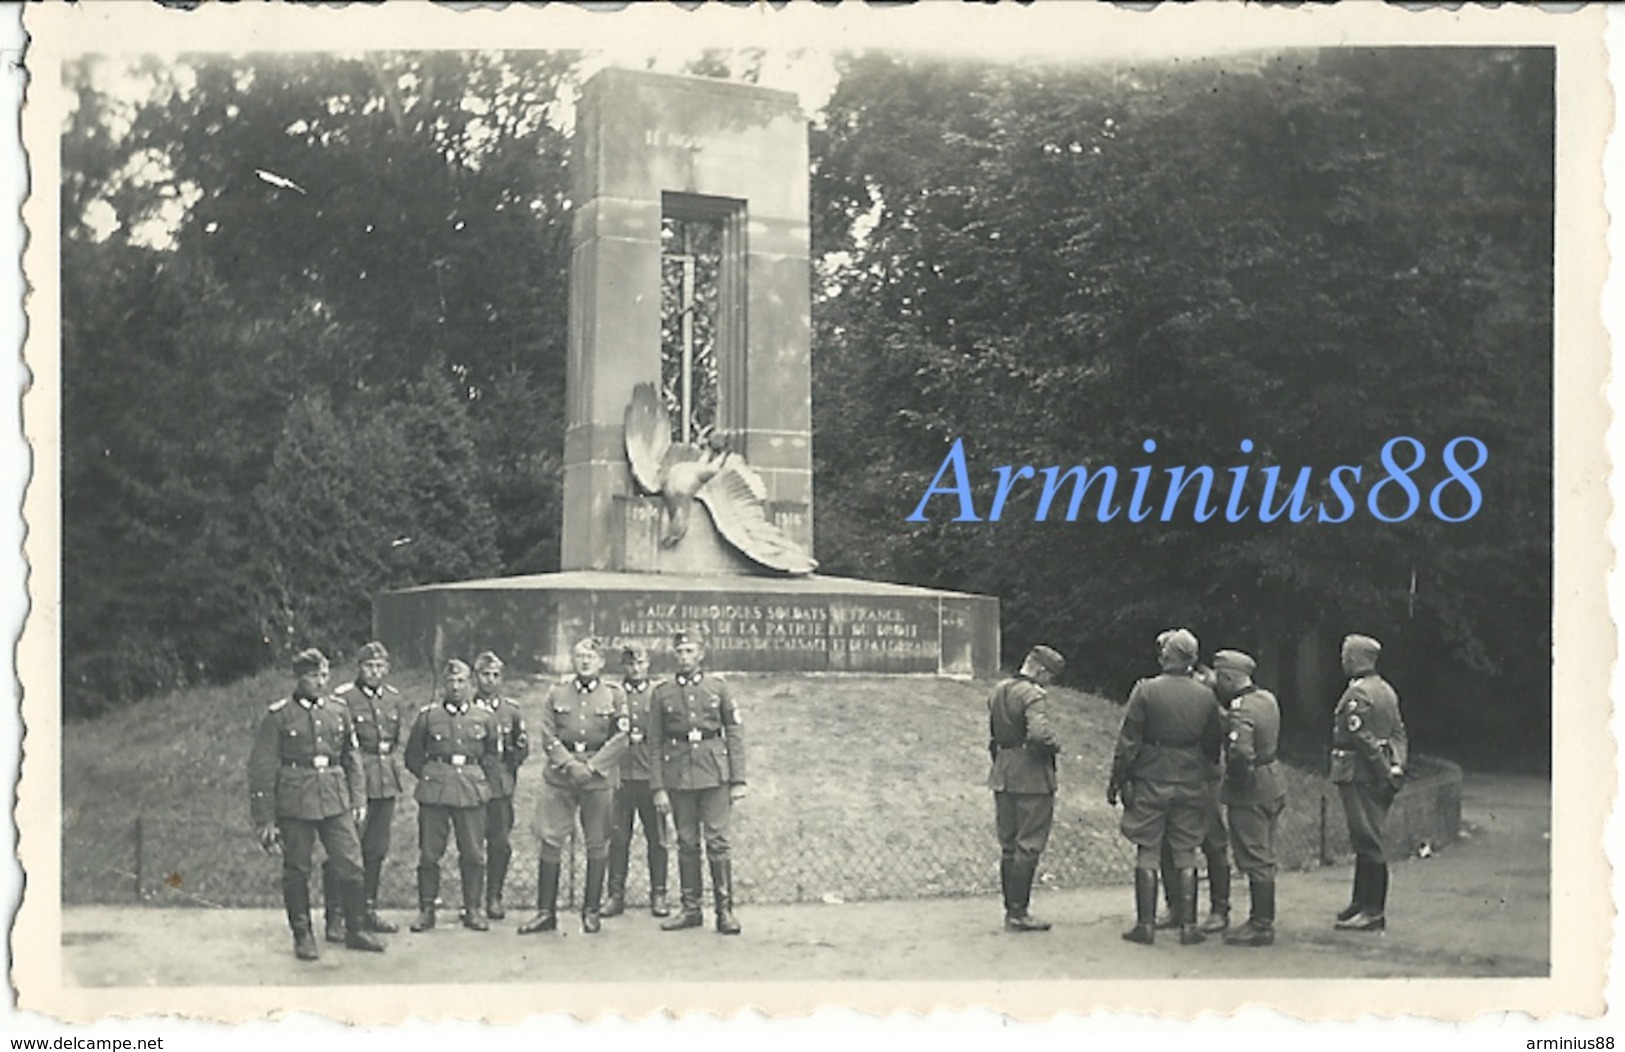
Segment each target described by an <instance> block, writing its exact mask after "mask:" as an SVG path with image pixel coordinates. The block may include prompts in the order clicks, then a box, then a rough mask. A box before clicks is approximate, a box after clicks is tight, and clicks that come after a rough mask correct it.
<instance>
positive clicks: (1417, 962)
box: [63, 775, 1551, 987]
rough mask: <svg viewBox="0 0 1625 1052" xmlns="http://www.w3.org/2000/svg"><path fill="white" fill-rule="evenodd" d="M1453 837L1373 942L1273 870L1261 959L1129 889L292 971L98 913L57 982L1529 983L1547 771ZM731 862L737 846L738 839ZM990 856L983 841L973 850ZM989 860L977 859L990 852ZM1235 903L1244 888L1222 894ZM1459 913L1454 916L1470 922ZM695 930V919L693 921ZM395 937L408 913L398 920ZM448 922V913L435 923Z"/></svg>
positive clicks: (281, 955) (234, 926)
mask: <svg viewBox="0 0 1625 1052" xmlns="http://www.w3.org/2000/svg"><path fill="white" fill-rule="evenodd" d="M1462 814H1463V819H1464V822H1465V823H1466V825H1467V827H1468V829H1469V831H1470V835H1469V836H1468V837H1467V838H1466V839H1464V840H1462V841H1461V842H1459V843H1457V844H1453V845H1450V846H1449V847H1448V848H1447V849H1445V850H1443V851H1440V852H1439V853H1437V854H1435V855H1434V856H1433V857H1432V858H1428V859H1412V860H1410V861H1408V862H1403V863H1400V864H1398V865H1397V866H1395V867H1394V872H1393V878H1392V890H1391V892H1390V899H1389V910H1388V912H1389V917H1390V924H1391V925H1392V927H1391V929H1390V930H1389V931H1388V932H1387V933H1386V934H1385V935H1367V934H1356V933H1345V932H1338V931H1334V930H1333V929H1332V926H1331V917H1332V914H1333V913H1335V912H1336V911H1337V910H1338V909H1339V908H1341V907H1342V905H1343V904H1344V903H1345V902H1346V901H1347V899H1348V882H1349V876H1350V870H1349V868H1348V867H1343V866H1338V867H1332V868H1329V869H1324V870H1318V871H1314V872H1309V873H1292V874H1285V875H1283V877H1282V879H1281V882H1280V892H1279V897H1280V913H1281V915H1280V918H1279V921H1278V928H1279V937H1278V941H1277V942H1276V945H1275V946H1274V947H1272V948H1269V949H1258V950H1253V949H1241V948H1235V947H1227V946H1223V945H1221V944H1218V943H1217V942H1210V943H1208V944H1204V945H1201V946H1195V947H1182V946H1179V945H1178V944H1177V940H1176V939H1169V938H1164V939H1163V940H1162V941H1161V942H1159V943H1158V944H1157V945H1156V946H1154V947H1141V946H1135V945H1132V944H1129V943H1125V942H1123V941H1122V940H1121V939H1120V938H1118V935H1119V932H1120V931H1121V930H1122V929H1123V928H1124V927H1125V926H1126V924H1127V922H1128V921H1129V919H1130V915H1131V913H1132V905H1131V898H1132V892H1131V890H1130V889H1129V888H1128V887H1110V888H1089V889H1083V890H1077V891H1058V892H1045V891H1040V892H1039V894H1038V896H1037V900H1036V902H1035V904H1034V906H1035V909H1034V911H1035V912H1036V913H1039V914H1040V915H1042V916H1044V917H1046V918H1048V919H1049V920H1051V921H1053V922H1054V923H1055V930H1054V931H1052V932H1049V933H1047V934H1033V935H1008V934H1005V933H1004V932H1003V931H1002V930H1001V929H1000V924H999V921H1000V913H999V908H998V905H997V903H996V902H995V901H994V900H992V899H939V900H915V901H908V902H878V903H864V904H853V905H841V906H831V905H813V906H805V905H804V906H751V907H748V908H746V909H745V910H743V911H741V913H740V920H741V921H742V923H743V924H744V926H745V934H744V935H743V936H742V937H739V938H731V939H725V938H721V937H719V936H717V935H716V934H714V933H713V932H712V931H711V930H710V929H709V928H707V929H704V930H697V931H687V932H679V933H664V932H661V931H659V930H658V929H657V928H656V923H657V922H656V921H654V920H653V919H652V918H650V917H649V916H648V915H647V914H646V913H638V914H630V915H628V916H626V917H621V918H617V919H615V920H611V921H607V922H606V923H605V927H604V933H603V934H602V935H599V936H594V937H588V936H584V935H582V934H580V929H579V925H578V923H577V922H576V921H575V920H574V919H573V918H571V919H569V920H567V921H566V922H565V924H564V927H565V929H566V930H565V931H564V932H563V933H561V934H559V935H555V936H527V937H525V938H519V937H517V936H516V935H515V934H514V930H513V929H514V927H515V925H516V924H517V923H518V918H516V919H513V920H510V921H509V922H505V923H503V924H501V925H496V926H494V927H493V930H492V931H491V932H490V933H489V934H485V935H480V934H476V933H474V932H468V931H464V930H462V929H461V928H456V927H448V928H442V929H441V930H437V931H435V932H433V933H430V934H425V935H410V934H406V933H405V932H404V930H403V933H402V934H400V935H397V936H392V937H391V938H390V949H389V952H387V953H384V954H382V955H374V954H362V953H354V952H348V951H345V950H344V949H342V948H340V947H324V955H323V957H322V960H320V961H319V962H315V963H309V964H307V963H301V962H299V961H296V960H294V958H293V956H292V954H291V952H290V950H291V943H290V941H289V937H288V934H287V930H286V927H285V924H284V921H283V918H282V916H281V914H280V913H279V912H275V911H272V910H203V909H198V910H183V909H141V908H129V907H113V906H105V907H104V906H96V907H74V908H69V909H66V910H64V912H63V946H64V960H65V967H66V969H67V972H68V974H67V976H65V980H66V981H67V983H68V984H69V985H79V986H137V987H139V986H189V985H209V986H237V985H242V986H261V985H272V986H276V985H299V984H333V985H338V984H345V985H349V984H368V983H437V984H443V983H447V982H470V983H492V982H497V983H500V982H528V983H534V982H550V981H558V982H569V981H578V980H581V979H583V978H585V977H587V976H596V977H603V978H613V979H616V980H621V981H647V980H663V979H678V978H681V979H684V980H688V981H703V980H706V979H730V980H762V979H773V980H782V979H800V980H823V981H850V980H945V981H953V980H977V979H986V978H989V977H992V976H998V977H1000V978H1001V979H1006V980H1010V979H1083V978H1114V979H1148V978H1194V977H1204V978H1218V977H1221V976H1222V977H1228V978H1246V977H1283V978H1285V977H1291V978H1339V977H1347V978H1388V977H1412V976H1461V977H1467V976H1543V975H1546V974H1547V973H1548V971H1549V968H1550V959H1551V957H1550V946H1551V928H1550V899H1551V896H1550V889H1551V867H1550V839H1549V835H1550V828H1551V804H1550V787H1549V784H1548V782H1547V781H1546V780H1545V779H1534V778H1523V777H1513V776H1481V775H1468V776H1467V779H1466V783H1465V785H1464V793H1463V800H1462ZM743 848H744V850H745V851H747V852H748V851H749V845H748V844H747V845H743ZM990 848H991V845H990ZM989 864H990V865H991V864H992V858H991V853H990V860H989ZM1237 884H1238V887H1237V892H1238V904H1239V905H1242V906H1243V907H1244V906H1245V903H1246V890H1245V882H1243V881H1240V880H1238V882H1237ZM1469 918H1470V921H1469ZM708 919H709V911H708ZM397 920H399V921H400V922H401V923H402V925H403V929H404V925H405V922H406V920H407V918H406V916H405V915H404V914H403V915H399V916H398V917H397ZM453 920H455V918H453Z"/></svg>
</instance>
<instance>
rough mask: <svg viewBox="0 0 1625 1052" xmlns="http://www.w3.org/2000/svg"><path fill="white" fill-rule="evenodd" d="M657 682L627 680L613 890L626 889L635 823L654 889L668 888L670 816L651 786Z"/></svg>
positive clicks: (615, 817)
mask: <svg viewBox="0 0 1625 1052" xmlns="http://www.w3.org/2000/svg"><path fill="white" fill-rule="evenodd" d="M653 689H654V683H652V682H651V681H649V680H642V681H634V680H630V679H628V680H622V682H621V690H622V691H623V692H624V694H625V696H626V716H627V746H626V755H625V756H623V757H622V758H621V784H620V788H618V789H616V790H615V806H614V811H613V815H612V819H611V822H610V875H609V885H610V890H611V891H612V892H616V893H620V892H624V890H625V881H626V874H627V871H628V870H629V868H630V865H631V862H630V859H631V852H632V823H633V818H634V817H635V818H636V819H637V821H638V822H639V823H641V824H642V826H643V842H644V845H645V847H646V848H647V851H646V855H647V861H648V863H649V885H650V888H651V890H657V891H665V890H666V869H667V862H668V858H667V850H666V820H665V818H664V817H663V816H661V814H660V812H659V811H657V810H655V805H654V790H652V789H650V788H649V767H650V760H649V753H650V750H651V748H653V747H654V742H655V741H656V739H658V738H659V734H658V733H656V731H655V728H654V725H653V723H652V721H651V716H650V706H651V703H652V701H653Z"/></svg>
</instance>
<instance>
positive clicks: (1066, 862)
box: [62, 673, 1341, 908]
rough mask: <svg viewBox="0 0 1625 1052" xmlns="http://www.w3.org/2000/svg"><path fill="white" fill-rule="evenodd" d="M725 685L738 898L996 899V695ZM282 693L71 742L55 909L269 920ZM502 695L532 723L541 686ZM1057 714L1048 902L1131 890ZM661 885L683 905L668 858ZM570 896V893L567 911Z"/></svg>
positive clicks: (1110, 829) (389, 893)
mask: <svg viewBox="0 0 1625 1052" xmlns="http://www.w3.org/2000/svg"><path fill="white" fill-rule="evenodd" d="M727 678H728V680H729V681H730V683H731V684H732V685H733V687H734V690H735V694H736V695H737V696H738V697H739V698H740V699H741V702H742V704H743V706H744V710H745V714H746V726H747V729H748V731H749V739H748V742H749V750H750V751H749V776H750V796H749V797H748V798H747V799H746V800H745V801H743V802H742V803H741V804H740V805H739V806H738V807H736V808H735V811H734V829H733V834H732V841H733V844H734V854H735V858H736V862H735V870H736V877H735V880H736V884H737V885H738V888H737V890H738V893H739V897H740V898H741V899H742V900H744V901H777V902H795V901H817V900H821V899H829V900H836V899H839V900H853V899H866V898H894V897H916V896H921V895H943V894H979V893H986V892H989V891H993V890H996V888H997V864H996V860H997V853H998V849H997V845H996V843H995V841H994V838H993V829H992V825H993V820H992V811H993V809H992V802H991V798H990V795H989V793H988V791H987V789H986V788H985V783H984V780H985V778H986V775H987V766H988V758H987V749H986V742H987V729H986V728H987V715H986V697H987V694H988V691H989V690H990V689H991V686H992V684H990V683H987V682H972V683H966V682H957V681H953V680H946V679H932V678H903V677H891V678H887V677H862V676H813V675H792V674H778V675H766V674H730V675H728V677H727ZM393 682H394V684H395V685H396V687H397V688H399V689H400V690H401V691H402V693H403V694H405V695H406V696H407V697H408V698H411V699H413V700H415V701H424V702H426V701H427V700H428V698H429V694H430V684H429V682H428V680H427V678H426V676H424V675H422V674H417V675H411V674H408V675H400V676H396V677H394V679H393ZM289 686H290V683H289V680H288V677H287V676H285V675H281V674H270V673H267V674H262V675H259V676H256V677H253V678H251V679H248V680H245V681H243V682H240V683H237V684H234V685H232V686H229V687H209V688H200V689H196V690H190V691H184V692H180V693H176V694H172V695H167V696H163V697H159V698H155V699H153V700H151V701H148V702H145V703H142V704H140V705H136V706H133V707H131V708H129V709H127V710H124V711H121V712H118V713H115V714H112V715H109V716H107V717H105V718H103V719H101V720H99V721H95V722H90V723H74V724H69V725H68V726H67V728H66V731H67V733H66V734H65V736H64V740H63V747H62V753H63V755H62V770H63V772H64V776H63V787H62V792H63V797H62V805H63V806H62V816H63V818H62V825H63V828H62V834H63V896H64V900H65V901H67V902H81V903H82V902H124V901H130V900H132V899H133V898H134V897H136V895H137V885H138V879H137V877H138V871H139V895H140V898H142V899H143V900H148V901H154V902H166V903H173V904H181V905H184V904H195V905H262V906H268V905H274V904H276V903H278V902H279V901H280V900H279V897H278V895H279V893H278V891H277V872H278V865H277V862H276V860H275V859H274V858H271V857H267V856H265V855H264V854H262V853H261V852H260V850H259V848H258V846H257V845H256V844H255V843H254V841H253V838H252V836H251V835H250V829H249V822H248V791H247V784H246V773H245V766H246V762H247V757H248V750H249V745H250V743H251V739H252V737H253V732H254V728H255V726H256V725H257V723H258V721H259V718H260V715H261V714H262V713H263V712H264V709H265V706H266V705H267V704H268V703H269V702H271V701H273V700H275V699H276V698H278V697H281V696H283V695H284V694H285V693H286V691H287V690H288V688H289ZM509 686H510V694H511V695H512V696H514V697H515V698H517V699H518V700H519V702H520V703H521V704H522V705H523V706H524V708H525V710H526V715H527V720H528V721H529V722H530V723H531V724H532V725H534V723H535V718H534V717H535V713H536V712H537V711H538V710H539V707H540V705H541V703H542V700H543V698H544V697H545V696H546V689H547V683H546V682H543V681H537V682H533V683H525V684H516V683H511V684H510V685H509ZM1051 698H1052V704H1051V711H1052V718H1053V722H1054V724H1055V727H1056V730H1057V733H1058V734H1059V736H1060V738H1061V741H1062V742H1063V743H1064V745H1065V752H1064V753H1063V755H1062V756H1061V758H1060V781H1061V791H1060V794H1059V796H1058V799H1057V801H1056V823H1055V832H1054V835H1053V836H1052V839H1051V842H1050V848H1049V851H1048V852H1047V853H1046V854H1045V856H1044V872H1043V878H1042V879H1043V880H1044V882H1045V883H1046V884H1048V885H1051V886H1078V885H1083V884H1090V883H1102V882H1115V881H1118V880H1123V879H1126V877H1127V875H1128V873H1129V870H1130V867H1131V866H1132V858H1133V853H1132V848H1131V847H1130V846H1129V845H1128V844H1127V843H1126V842H1125V841H1124V840H1123V838H1122V837H1121V836H1120V835H1119V834H1118V832H1117V817H1118V815H1117V812H1116V810H1115V809H1113V808H1108V807H1107V806H1106V803H1105V799H1104V794H1105V785H1106V779H1107V774H1108V771H1109V769H1110V763H1111V751H1112V746H1113V743H1114V741H1115V738H1116V733H1117V724H1118V721H1119V720H1120V718H1121V712H1122V710H1121V707H1120V706H1119V705H1117V704H1114V703H1113V702H1111V701H1108V700H1106V699H1104V698H1100V697H1097V696H1094V695H1090V694H1084V693H1080V692H1077V691H1071V690H1066V689H1060V688H1057V689H1054V690H1053V691H1052V692H1051ZM539 762H540V761H538V760H533V761H532V764H531V766H530V767H527V768H526V769H523V770H521V772H520V784H519V798H518V801H517V809H518V814H519V820H518V827H517V828H516V829H515V831H514V846H515V856H514V861H513V868H512V871H511V875H510V877H509V882H508V900H509V902H510V903H512V904H515V905H518V906H521V907H523V906H525V905H528V903H529V901H530V899H531V897H532V896H533V894H534V888H535V880H536V876H535V860H536V850H537V847H536V839H535V837H534V835H533V834H532V833H531V832H530V831H529V826H530V821H531V817H532V815H533V814H534V811H535V805H536V796H537V787H538V785H539V782H540V777H539V775H540V769H539V767H538V766H536V765H537V764H538V763H539ZM1289 776H1290V781H1291V786H1292V803H1291V806H1290V807H1289V812H1288V815H1287V816H1286V818H1285V820H1284V821H1283V828H1282V838H1281V839H1282V843H1281V852H1282V856H1283V862H1284V863H1285V864H1286V865H1289V866H1304V865H1313V864H1314V863H1315V857H1316V854H1317V851H1318V845H1319V827H1318V822H1319V814H1318V810H1319V799H1320V797H1319V791H1318V780H1317V779H1316V778H1315V777H1313V776H1312V775H1310V774H1308V773H1306V772H1301V771H1296V770H1293V771H1290V772H1289ZM1333 817H1334V818H1336V819H1340V818H1341V816H1340V815H1337V814H1334V815H1333ZM416 844H417V810H416V807H415V806H414V805H413V804H412V802H411V801H410V800H406V801H403V802H402V804H401V805H400V807H399V808H398V810H397V814H396V820H395V829H394V846H393V849H392V852H391V857H390V861H389V863H388V864H387V865H386V866H385V876H384V884H385V887H384V892H383V894H382V896H381V897H382V898H383V900H384V901H385V902H386V903H387V904H389V905H390V906H392V907H394V908H405V907H408V906H410V905H412V904H413V903H414V901H415V892H414V890H413V888H414V881H415V875H414V868H415V865H416ZM578 854H579V853H578ZM138 856H139V857H138ZM454 856H455V848H453V849H452V850H451V851H450V852H448V857H447V859H446V860H444V862H443V866H442V868H443V872H444V881H445V884H444V887H443V890H442V897H443V898H444V900H445V901H447V902H452V903H455V902H457V901H459V899H458V892H457V887H456V885H457V868H456V864H455V861H454ZM578 861H579V860H578ZM643 874H644V864H643V861H642V844H641V841H640V842H638V843H635V844H634V846H633V865H632V880H631V882H630V885H629V889H628V890H629V893H630V894H631V895H633V896H634V897H641V896H642V894H643V893H644V889H645V887H646V885H645V882H644V878H643ZM671 880H672V884H673V885H674V886H673V888H672V890H673V892H675V890H676V888H675V883H676V869H675V860H674V865H673V869H672V878H671ZM573 887H574V882H573V881H570V882H569V883H567V887H566V891H565V897H566V898H569V897H571V891H572V889H573Z"/></svg>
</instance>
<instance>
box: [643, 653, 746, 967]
mask: <svg viewBox="0 0 1625 1052" xmlns="http://www.w3.org/2000/svg"><path fill="white" fill-rule="evenodd" d="M672 650H673V653H674V655H675V656H676V658H677V675H676V676H674V677H673V678H671V679H669V680H666V681H664V682H662V683H661V684H660V685H659V686H658V687H656V688H655V689H654V697H653V698H652V700H651V701H650V703H649V713H650V716H649V718H650V723H651V726H652V727H653V728H654V729H655V731H656V732H657V733H658V734H659V738H658V739H657V741H656V743H655V747H654V748H653V749H651V750H650V751H649V759H650V761H651V762H650V764H649V788H650V789H651V790H653V791H654V799H655V807H656V808H658V809H659V811H660V813H661V814H666V813H667V812H670V814H671V816H672V822H673V824H674V825H675V826H676V827H677V878H678V883H679V885H680V887H681V891H682V909H681V911H680V912H679V913H678V914H677V916H675V917H673V918H671V919H670V920H668V921H666V922H664V923H663V924H661V925H660V930H661V931H681V930H683V929H684V928H698V927H700V926H702V925H703V924H704V923H705V916H704V914H703V913H702V912H701V910H700V893H701V890H702V888H703V886H704V885H703V878H702V876H701V872H700V844H701V842H702V841H701V836H702V833H703V837H704V840H703V842H704V844H705V854H706V857H707V858H708V859H709V860H710V863H711V894H712V896H713V899H714V901H715V903H716V911H717V932H718V934H721V935H738V934H739V931H740V927H739V921H738V920H736V919H735V918H734V911H733V855H732V852H731V849H730V847H729V844H728V823H729V819H730V817H731V816H732V813H733V805H734V803H735V802H736V801H738V800H740V799H743V798H744V796H745V726H744V716H743V714H742V713H741V712H740V711H739V706H738V705H737V704H736V703H735V702H734V699H733V695H732V694H731V693H730V692H729V690H728V685H727V684H726V683H724V682H723V681H722V680H720V679H718V678H717V677H715V676H713V675H711V674H709V673H707V672H706V671H705V669H704V668H703V665H704V664H705V644H704V642H703V641H702V640H701V639H700V635H699V633H698V632H695V631H679V632H677V633H676V634H674V635H673V636H672Z"/></svg>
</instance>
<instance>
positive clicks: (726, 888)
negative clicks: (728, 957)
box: [711, 858, 741, 935]
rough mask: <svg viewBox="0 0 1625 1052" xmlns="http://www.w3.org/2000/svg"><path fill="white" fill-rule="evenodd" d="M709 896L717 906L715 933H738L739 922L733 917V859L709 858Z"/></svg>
mask: <svg viewBox="0 0 1625 1052" xmlns="http://www.w3.org/2000/svg"><path fill="white" fill-rule="evenodd" d="M711 897H712V898H713V899H714V900H715V905H716V908H717V934H718V935H738V934H739V932H740V930H741V929H740V927H739V922H738V921H737V920H735V919H734V873H733V861H732V860H731V859H726V858H713V859H712V860H711Z"/></svg>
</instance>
